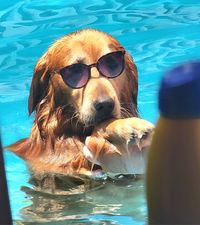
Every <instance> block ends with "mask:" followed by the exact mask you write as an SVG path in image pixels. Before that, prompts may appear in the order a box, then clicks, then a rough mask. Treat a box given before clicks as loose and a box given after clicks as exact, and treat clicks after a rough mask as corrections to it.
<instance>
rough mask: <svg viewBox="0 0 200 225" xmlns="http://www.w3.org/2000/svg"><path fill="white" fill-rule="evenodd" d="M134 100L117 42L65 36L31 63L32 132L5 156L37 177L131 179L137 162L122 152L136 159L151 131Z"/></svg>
mask: <svg viewBox="0 0 200 225" xmlns="http://www.w3.org/2000/svg"><path fill="white" fill-rule="evenodd" d="M137 92H138V75H137V69H136V65H135V64H134V62H133V60H132V58H131V56H130V55H129V54H128V52H126V50H125V49H124V47H123V46H121V45H120V43H119V42H118V41H117V40H115V39H114V38H113V37H112V36H110V35H108V34H106V33H103V32H100V31H97V30H93V29H85V30H81V31H78V32H74V33H71V34H69V35H66V36H64V37H62V38H61V39H59V40H57V41H56V42H55V43H54V44H52V46H50V48H49V49H48V50H47V51H46V52H45V53H44V54H43V55H42V57H41V58H40V59H39V60H38V62H37V63H36V66H35V69H34V74H33V78H32V83H31V88H30V95H29V100H28V110H29V114H32V113H33V112H34V115H35V120H34V124H33V127H32V130H31V133H30V136H29V137H28V138H26V139H23V140H20V141H18V142H17V143H15V144H13V145H11V146H9V147H8V149H9V150H11V151H13V152H15V153H16V154H17V155H18V156H20V157H21V158H23V159H24V160H25V161H26V162H27V163H28V166H29V168H30V170H31V171H32V172H33V174H38V175H39V176H41V177H43V176H45V175H47V174H62V175H72V176H76V175H81V174H82V175H87V176H90V175H91V174H93V172H95V171H98V170H105V172H111V173H115V172H116V173H118V174H119V173H134V171H135V170H134V168H133V166H132V165H131V164H134V162H136V161H137V160H134V158H135V155H137V154H132V153H130V151H128V150H127V149H129V147H130V146H129V145H130V144H132V146H134V151H135V152H137V151H138V152H142V150H143V149H146V147H148V145H149V143H150V140H151V134H152V130H153V125H152V124H151V123H149V122H147V121H145V120H141V119H139V118H138V112H137ZM126 118H129V120H127V119H126ZM109 124H110V125H109ZM90 138H91V139H90ZM143 142H144V143H143ZM95 143H96V144H95ZM99 143H100V146H99ZM145 143H146V144H145ZM139 144H140V146H139ZM111 149H112V151H111ZM129 150H130V149H129ZM129 153H130V154H129ZM119 158H121V159H119ZM127 158H129V159H133V162H131V160H127ZM121 162H123V163H121ZM136 164H137V163H136ZM136 172H137V170H136Z"/></svg>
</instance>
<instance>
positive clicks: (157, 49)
mask: <svg viewBox="0 0 200 225" xmlns="http://www.w3.org/2000/svg"><path fill="white" fill-rule="evenodd" d="M82 28H95V29H100V30H103V31H105V32H108V33H109V34H111V35H113V36H114V37H116V38H117V39H118V40H119V41H120V42H121V43H122V45H124V46H125V48H126V49H127V51H128V52H129V53H131V55H132V56H133V58H134V60H135V62H136V65H137V67H138V71H139V111H140V115H141V116H142V117H143V118H145V119H147V120H150V121H152V122H154V123H156V121H157V118H158V116H159V114H158V110H157V91H158V86H159V81H160V78H161V76H162V74H163V72H164V71H166V70H167V69H168V68H171V67H173V66H174V65H176V64H178V63H181V62H185V61H188V60H195V59H200V2H199V0H190V1H188V0H168V1H164V0H159V1H153V0H135V1H133V0H108V1H106V0H98V1H97V0H91V1H83V0H73V1H66V0H52V1H49V0H34V1H31V0H24V1H22V0H7V1H2V2H1V4H0V38H1V42H0V65H1V69H0V124H1V132H2V138H3V144H4V145H8V144H10V143H12V142H14V141H16V140H18V139H20V138H23V137H26V136H28V134H29V132H30V129H31V124H32V121H33V118H32V117H28V113H27V98H28V93H29V88H30V81H31V76H32V71H33V68H34V64H35V62H36V61H37V59H38V58H39V57H40V56H41V54H42V53H43V52H44V51H45V50H46V49H47V48H48V46H49V45H50V44H51V43H52V42H53V41H54V40H56V39H58V38H59V37H60V36H62V35H64V34H66V33H69V32H71V31H75V30H77V29H82ZM5 160H6V171H7V177H8V184H9V192H10V198H11V206H12V214H13V219H14V220H15V222H16V223H19V222H21V223H20V224H34V225H36V224H59V225H61V224H121V225H122V224H136V225H140V224H145V223H146V221H147V210H146V201H145V189H144V181H143V180H139V181H133V180H130V181H128V180H127V181H126V182H124V181H123V182H122V183H120V182H116V183H113V182H105V183H102V185H101V186H99V187H98V188H95V189H91V190H90V191H87V192H81V191H80V192H79V193H78V194H74V195H69V196H50V195H44V194H43V195H42V194H38V193H34V192H31V186H30V185H29V184H28V179H29V173H28V171H27V168H26V165H25V163H24V162H23V161H22V160H21V159H19V158H18V157H17V156H15V155H13V154H12V153H10V152H5ZM22 186H23V187H29V189H27V188H26V189H25V188H23V190H21V187H22ZM55 221H57V222H55Z"/></svg>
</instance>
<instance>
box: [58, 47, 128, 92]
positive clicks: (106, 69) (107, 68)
mask: <svg viewBox="0 0 200 225" xmlns="http://www.w3.org/2000/svg"><path fill="white" fill-rule="evenodd" d="M124 54H125V51H116V52H111V53H108V54H106V55H104V56H102V57H101V58H99V60H98V61H97V62H96V63H94V64H91V65H86V64H83V63H75V64H72V65H70V66H66V67H64V68H62V69H61V70H60V74H61V76H62V79H63V81H64V82H65V84H67V85H68V86H69V87H71V88H74V89H77V88H82V87H84V86H85V85H86V84H87V82H88V81H89V79H90V77H91V68H92V67H96V68H97V70H98V71H99V73H100V74H101V75H103V76H104V77H107V78H115V77H117V76H119V75H120V74H121V73H122V71H123V70H124Z"/></svg>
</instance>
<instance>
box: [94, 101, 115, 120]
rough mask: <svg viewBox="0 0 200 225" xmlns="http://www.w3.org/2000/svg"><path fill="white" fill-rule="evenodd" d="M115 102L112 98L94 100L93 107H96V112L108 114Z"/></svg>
mask: <svg viewBox="0 0 200 225" xmlns="http://www.w3.org/2000/svg"><path fill="white" fill-rule="evenodd" d="M114 106H115V103H114V101H113V100H112V99H106V100H103V101H95V102H94V108H95V109H96V112H97V113H98V114H105V115H106V114H108V115H107V116H109V115H110V114H111V113H112V111H113V109H114Z"/></svg>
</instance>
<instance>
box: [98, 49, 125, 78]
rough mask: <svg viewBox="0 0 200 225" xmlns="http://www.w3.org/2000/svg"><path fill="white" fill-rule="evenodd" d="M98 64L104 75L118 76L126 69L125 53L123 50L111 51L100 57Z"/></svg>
mask: <svg viewBox="0 0 200 225" xmlns="http://www.w3.org/2000/svg"><path fill="white" fill-rule="evenodd" d="M97 66H98V69H99V71H100V72H101V73H102V74H103V75H104V76H106V77H109V78H113V77H117V76H119V75H120V74H121V73H122V71H123V70H124V53H123V52H121V51H119V52H112V53H109V54H107V55H105V56H103V57H102V58H100V59H99V61H98V64H97Z"/></svg>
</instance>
